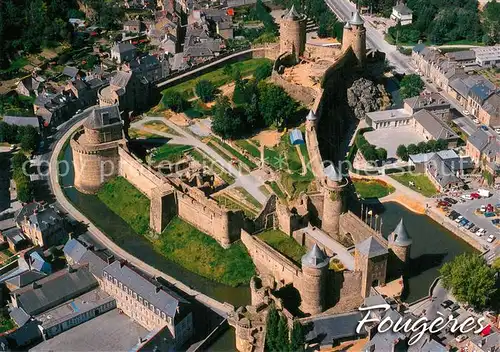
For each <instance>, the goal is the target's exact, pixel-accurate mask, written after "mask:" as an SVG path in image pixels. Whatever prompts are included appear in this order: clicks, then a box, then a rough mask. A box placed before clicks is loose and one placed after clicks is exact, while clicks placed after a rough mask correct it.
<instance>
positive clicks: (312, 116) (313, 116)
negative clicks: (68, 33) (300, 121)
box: [306, 110, 317, 121]
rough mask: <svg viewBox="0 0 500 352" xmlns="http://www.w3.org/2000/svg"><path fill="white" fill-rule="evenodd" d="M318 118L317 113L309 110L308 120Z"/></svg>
mask: <svg viewBox="0 0 500 352" xmlns="http://www.w3.org/2000/svg"><path fill="white" fill-rule="evenodd" d="M316 119H317V117H316V114H315V113H314V112H313V111H312V110H309V113H308V114H307V116H306V120H308V121H315V120H316Z"/></svg>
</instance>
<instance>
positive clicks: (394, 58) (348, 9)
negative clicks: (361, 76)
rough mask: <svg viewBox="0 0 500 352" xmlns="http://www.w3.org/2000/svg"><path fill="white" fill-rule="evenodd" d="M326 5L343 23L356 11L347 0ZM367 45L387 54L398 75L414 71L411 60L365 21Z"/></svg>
mask: <svg viewBox="0 0 500 352" xmlns="http://www.w3.org/2000/svg"><path fill="white" fill-rule="evenodd" d="M325 3H326V4H327V5H328V7H330V9H331V10H332V11H333V13H335V14H336V15H337V17H338V18H340V19H341V20H342V21H346V20H348V19H350V18H351V16H352V13H353V12H354V11H356V6H355V5H354V4H353V3H351V2H349V1H347V0H325ZM365 27H366V44H367V47H368V48H372V49H377V50H379V51H382V52H384V53H385V54H386V57H387V59H388V60H389V62H390V63H391V64H392V65H393V66H394V68H395V70H396V71H397V72H398V73H411V72H414V70H413V69H412V67H411V65H410V63H409V60H410V59H409V58H408V57H407V56H405V55H403V54H401V53H400V52H399V51H398V50H397V49H396V46H395V45H391V44H389V43H387V42H386V41H385V39H384V34H382V33H381V32H379V31H378V30H377V29H376V28H375V27H373V26H372V25H371V24H370V22H368V21H365Z"/></svg>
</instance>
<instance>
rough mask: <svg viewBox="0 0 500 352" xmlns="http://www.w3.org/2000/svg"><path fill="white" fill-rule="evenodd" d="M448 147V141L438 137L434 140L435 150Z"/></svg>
mask: <svg viewBox="0 0 500 352" xmlns="http://www.w3.org/2000/svg"><path fill="white" fill-rule="evenodd" d="M447 148H448V142H447V141H446V140H444V139H441V138H440V139H438V140H437V141H436V150H437V151H440V150H445V149H447Z"/></svg>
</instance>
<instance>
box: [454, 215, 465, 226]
mask: <svg viewBox="0 0 500 352" xmlns="http://www.w3.org/2000/svg"><path fill="white" fill-rule="evenodd" d="M463 218H464V217H463V216H462V215H459V216H458V217H457V218H456V219H455V222H456V223H457V224H458V223H459V222H460V221H462V219H463Z"/></svg>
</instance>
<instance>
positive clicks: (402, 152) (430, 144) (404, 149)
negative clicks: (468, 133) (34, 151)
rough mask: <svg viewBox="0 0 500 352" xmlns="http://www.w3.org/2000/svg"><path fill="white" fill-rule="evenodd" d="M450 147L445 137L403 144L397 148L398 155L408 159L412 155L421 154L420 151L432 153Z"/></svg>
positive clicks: (405, 159)
mask: <svg viewBox="0 0 500 352" xmlns="http://www.w3.org/2000/svg"><path fill="white" fill-rule="evenodd" d="M447 148H448V142H446V141H445V140H444V139H438V140H437V141H435V140H433V139H431V140H430V141H427V142H420V143H418V144H413V143H412V144H410V145H408V146H405V145H404V144H401V145H400V146H399V147H398V149H397V150H396V155H397V156H398V157H399V158H401V159H402V160H404V161H408V158H409V156H410V155H415V154H420V153H430V152H439V151H441V150H445V149H447Z"/></svg>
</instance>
